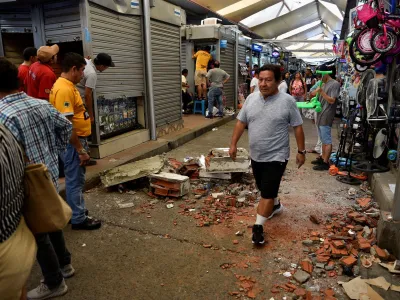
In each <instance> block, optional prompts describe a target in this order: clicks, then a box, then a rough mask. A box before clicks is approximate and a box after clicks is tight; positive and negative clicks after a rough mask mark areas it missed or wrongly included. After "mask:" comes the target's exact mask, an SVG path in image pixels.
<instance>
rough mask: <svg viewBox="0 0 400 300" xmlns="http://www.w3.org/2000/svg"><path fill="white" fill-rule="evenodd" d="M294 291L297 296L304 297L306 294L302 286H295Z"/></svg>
mask: <svg viewBox="0 0 400 300" xmlns="http://www.w3.org/2000/svg"><path fill="white" fill-rule="evenodd" d="M294 293H295V295H296V296H297V297H302V298H304V297H305V296H306V290H305V289H302V288H297V289H295V290H294Z"/></svg>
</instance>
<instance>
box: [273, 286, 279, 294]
mask: <svg viewBox="0 0 400 300" xmlns="http://www.w3.org/2000/svg"><path fill="white" fill-rule="evenodd" d="M279 292H280V290H278V289H277V288H274V287H273V288H272V289H271V293H273V294H277V293H279Z"/></svg>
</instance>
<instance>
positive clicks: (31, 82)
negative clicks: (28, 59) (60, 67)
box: [25, 62, 57, 101]
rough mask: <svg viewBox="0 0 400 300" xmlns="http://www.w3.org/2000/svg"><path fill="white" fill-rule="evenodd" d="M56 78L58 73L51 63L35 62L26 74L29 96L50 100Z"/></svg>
mask: <svg viewBox="0 0 400 300" xmlns="http://www.w3.org/2000/svg"><path fill="white" fill-rule="evenodd" d="M56 80H57V77H56V74H55V73H54V71H53V69H52V67H50V65H48V64H42V63H41V62H35V63H34V64H32V65H31V67H30V68H29V73H28V76H26V80H25V86H26V93H27V94H28V96H31V97H34V98H38V99H44V100H47V101H49V95H50V91H51V88H52V87H53V85H54V83H55V82H56Z"/></svg>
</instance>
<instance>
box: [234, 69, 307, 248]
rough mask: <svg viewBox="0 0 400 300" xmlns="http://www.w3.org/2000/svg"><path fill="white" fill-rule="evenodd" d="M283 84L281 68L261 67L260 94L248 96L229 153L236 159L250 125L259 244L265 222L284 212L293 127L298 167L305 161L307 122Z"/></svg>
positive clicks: (255, 237)
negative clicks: (283, 187) (284, 185)
mask: <svg viewBox="0 0 400 300" xmlns="http://www.w3.org/2000/svg"><path fill="white" fill-rule="evenodd" d="M280 81H281V73H280V67H279V66H278V65H264V66H263V67H262V68H260V75H259V88H260V92H259V93H253V94H250V95H249V96H248V97H247V99H246V102H245V103H244V105H243V108H242V109H241V111H240V113H239V115H238V117H237V119H238V121H237V123H236V126H235V129H234V131H233V136H232V141H231V146H230V150H229V155H230V156H231V158H232V159H233V160H235V158H236V152H237V143H238V141H239V139H240V137H241V136H242V134H243V132H244V130H245V128H246V126H248V129H249V144H250V157H251V166H252V168H253V174H254V178H255V180H256V184H257V187H258V189H259V190H260V192H261V200H260V203H259V204H258V207H257V219H256V223H255V224H254V226H253V237H252V242H253V243H254V244H256V245H262V244H264V228H263V225H264V223H265V221H266V220H268V219H270V218H272V216H273V215H275V214H277V213H279V212H281V211H282V209H283V206H282V205H281V204H280V202H279V200H278V199H277V196H278V190H279V185H280V183H281V179H282V175H283V173H284V171H285V168H286V164H287V161H288V159H289V154H290V148H289V127H290V126H291V127H293V128H294V134H295V137H296V142H297V148H298V154H297V157H296V163H297V166H298V167H299V168H300V167H301V166H302V165H303V164H304V161H305V154H306V150H305V146H304V143H305V142H304V132H303V127H302V124H303V120H302V118H301V115H300V111H299V109H298V108H297V106H296V103H295V101H294V100H293V97H292V96H290V95H288V94H284V93H280V92H279V90H278V86H279V83H280Z"/></svg>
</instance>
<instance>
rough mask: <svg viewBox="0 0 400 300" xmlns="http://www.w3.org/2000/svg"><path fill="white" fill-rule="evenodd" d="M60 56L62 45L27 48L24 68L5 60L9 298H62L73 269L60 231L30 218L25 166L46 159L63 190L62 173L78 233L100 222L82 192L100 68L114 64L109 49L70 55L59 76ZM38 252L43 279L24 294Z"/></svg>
mask: <svg viewBox="0 0 400 300" xmlns="http://www.w3.org/2000/svg"><path fill="white" fill-rule="evenodd" d="M58 53H59V47H58V46H57V45H53V46H42V47H40V48H39V49H38V50H36V49H35V48H33V47H30V48H27V49H25V50H24V52H23V56H24V62H22V64H21V65H20V66H19V68H18V69H17V67H16V66H15V65H14V64H12V63H11V62H10V61H9V60H7V59H6V58H3V57H1V58H0V141H1V142H0V162H1V164H0V178H1V180H0V219H1V222H0V295H1V296H0V298H1V299H5V300H6V299H7V300H8V299H26V296H27V297H28V299H48V298H52V297H56V296H60V295H64V294H65V293H67V291H68V287H67V285H66V283H65V280H64V279H65V278H69V277H71V276H73V275H74V273H75V270H74V268H73V266H72V264H71V254H70V252H69V251H68V249H67V246H66V242H65V239H64V235H63V232H62V230H59V231H56V232H51V233H41V234H36V235H35V236H33V235H32V233H31V232H30V230H29V229H28V227H27V225H26V223H25V221H24V217H23V211H22V207H23V202H24V166H26V165H29V164H44V165H45V166H46V167H47V169H48V171H49V174H50V177H51V180H52V182H53V184H54V186H55V188H56V189H57V190H58V180H59V173H60V171H64V173H65V185H66V200H67V202H68V204H69V206H70V207H71V209H72V218H71V221H70V222H71V224H72V225H71V228H72V230H95V229H99V228H100V227H101V222H100V221H99V220H96V219H94V218H92V217H90V216H88V211H87V209H86V207H85V200H84V197H83V189H84V184H85V171H86V169H85V167H86V166H87V165H88V164H89V162H90V156H89V147H88V138H89V137H90V135H91V123H92V122H93V120H94V115H93V107H92V103H93V90H94V89H95V87H96V81H97V72H103V71H105V70H106V69H107V68H109V67H114V63H113V62H112V59H111V57H110V56H109V55H108V54H106V53H99V54H98V55H97V56H96V58H94V59H93V60H91V59H90V58H86V59H85V58H84V57H82V56H81V55H80V54H77V53H67V54H65V55H64V56H63V57H62V61H61V74H60V77H59V78H58V79H57V76H56V74H55V72H54V70H53V65H55V64H57V55H58ZM85 104H86V105H85ZM35 255H36V259H37V261H38V263H39V266H40V268H41V270H42V274H43V280H42V282H40V284H39V285H38V287H37V288H35V289H33V290H31V291H29V292H28V293H26V291H25V290H24V285H25V282H26V280H27V278H28V276H29V274H30V271H31V268H32V266H33V263H34V258H35Z"/></svg>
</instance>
